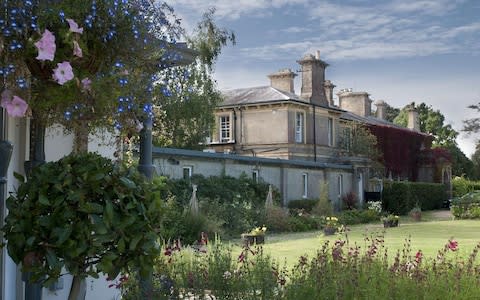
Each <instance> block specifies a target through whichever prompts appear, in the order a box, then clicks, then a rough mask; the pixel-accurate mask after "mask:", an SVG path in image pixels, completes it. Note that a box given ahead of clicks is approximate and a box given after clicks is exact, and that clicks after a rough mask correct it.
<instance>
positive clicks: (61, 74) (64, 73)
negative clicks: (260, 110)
mask: <svg viewBox="0 0 480 300" xmlns="http://www.w3.org/2000/svg"><path fill="white" fill-rule="evenodd" d="M53 79H55V81H56V82H58V84H60V85H63V84H64V83H65V82H67V81H69V80H72V79H73V70H72V66H71V65H70V63H69V62H68V61H64V62H62V63H58V64H57V68H56V69H54V70H53Z"/></svg>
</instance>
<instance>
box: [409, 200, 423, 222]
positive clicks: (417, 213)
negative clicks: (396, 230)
mask: <svg viewBox="0 0 480 300" xmlns="http://www.w3.org/2000/svg"><path fill="white" fill-rule="evenodd" d="M410 217H411V218H412V219H413V220H414V221H416V222H419V221H421V220H422V208H421V207H420V205H418V203H417V204H416V205H415V207H413V208H412V210H411V211H410Z"/></svg>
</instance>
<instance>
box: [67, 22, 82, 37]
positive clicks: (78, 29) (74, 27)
mask: <svg viewBox="0 0 480 300" xmlns="http://www.w3.org/2000/svg"><path fill="white" fill-rule="evenodd" d="M67 22H68V25H69V26H70V31H71V32H76V33H80V34H82V33H83V28H82V27H78V24H77V22H75V21H74V20H73V19H67Z"/></svg>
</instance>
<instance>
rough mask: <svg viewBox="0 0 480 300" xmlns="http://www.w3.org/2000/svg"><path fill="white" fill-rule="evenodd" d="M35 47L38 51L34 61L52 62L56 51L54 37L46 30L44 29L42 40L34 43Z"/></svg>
mask: <svg viewBox="0 0 480 300" xmlns="http://www.w3.org/2000/svg"><path fill="white" fill-rule="evenodd" d="M35 47H37V49H38V56H37V57H36V59H38V60H50V61H53V58H54V57H55V50H56V45H55V36H54V35H53V33H51V32H50V31H48V29H45V31H44V32H43V35H42V38H41V39H40V40H39V41H38V42H36V43H35Z"/></svg>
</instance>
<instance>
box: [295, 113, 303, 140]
mask: <svg viewBox="0 0 480 300" xmlns="http://www.w3.org/2000/svg"><path fill="white" fill-rule="evenodd" d="M303 128H304V120H303V113H300V112H297V114H296V116H295V142H296V143H303Z"/></svg>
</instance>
